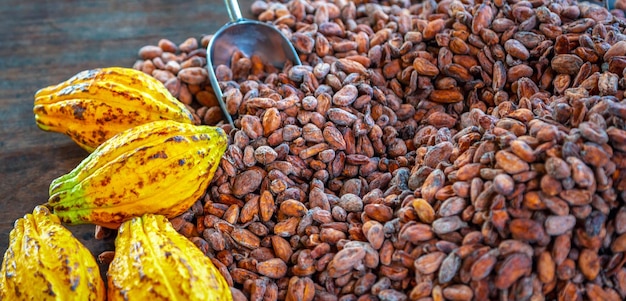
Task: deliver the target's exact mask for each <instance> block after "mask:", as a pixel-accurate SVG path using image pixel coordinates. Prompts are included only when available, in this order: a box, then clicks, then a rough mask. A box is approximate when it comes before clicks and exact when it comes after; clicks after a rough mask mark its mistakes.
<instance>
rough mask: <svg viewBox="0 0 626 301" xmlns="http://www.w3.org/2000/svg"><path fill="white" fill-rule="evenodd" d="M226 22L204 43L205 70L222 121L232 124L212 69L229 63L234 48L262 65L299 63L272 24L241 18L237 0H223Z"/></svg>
mask: <svg viewBox="0 0 626 301" xmlns="http://www.w3.org/2000/svg"><path fill="white" fill-rule="evenodd" d="M224 3H225V4H226V8H227V10H228V15H229V17H230V21H231V22H229V23H228V24H226V25H224V26H222V28H220V29H219V30H218V31H217V32H216V33H215V34H214V35H213V38H212V39H211V41H210V42H209V45H208V46H207V53H206V54H207V55H206V58H207V69H209V70H208V71H209V79H210V80H211V86H213V90H214V91H215V95H216V96H217V100H218V101H219V104H220V108H221V109H222V113H224V116H225V117H226V121H228V123H230V125H232V126H233V127H234V124H233V118H232V116H230V114H229V113H228V111H227V110H226V103H224V99H223V97H222V90H221V89H220V86H219V83H218V80H217V78H216V76H215V68H216V67H217V66H219V65H226V66H229V67H231V66H230V60H231V57H232V55H233V53H234V52H235V51H237V50H239V51H241V52H242V53H244V54H245V55H246V56H248V57H250V56H252V55H253V54H254V55H257V56H259V57H260V58H261V60H262V61H263V62H264V63H265V64H271V65H273V66H274V67H276V68H279V69H282V68H283V66H284V65H285V63H286V62H287V61H291V62H292V63H293V64H294V65H301V64H302V63H301V62H300V58H299V57H298V53H297V52H296V50H295V48H293V45H292V44H291V42H289V40H288V39H287V37H285V35H283V34H282V33H281V32H280V31H278V29H276V28H275V27H274V26H272V25H269V24H266V23H262V22H259V21H254V20H248V19H244V18H243V16H242V15H241V10H240V9H239V4H238V3H237V0H224Z"/></svg>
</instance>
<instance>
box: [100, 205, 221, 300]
mask: <svg viewBox="0 0 626 301" xmlns="http://www.w3.org/2000/svg"><path fill="white" fill-rule="evenodd" d="M107 279H108V280H107V281H108V294H107V295H108V298H109V299H108V300H109V301H113V300H152V301H156V300H203V301H217V300H224V301H225V300H232V296H231V293H230V289H229V287H228V284H227V283H226V280H225V279H224V278H223V277H222V274H220V272H219V271H218V269H217V268H216V267H215V266H214V265H213V263H212V262H211V259H209V257H207V256H206V255H204V254H203V253H202V251H200V249H198V247H196V245H195V244H193V243H192V242H191V241H190V240H188V239H187V238H186V237H184V236H182V235H181V234H179V233H178V232H176V230H174V228H173V227H172V225H171V224H170V222H169V221H168V220H167V218H165V217H164V216H161V215H153V214H146V215H144V216H141V217H135V218H133V219H131V220H129V221H127V222H124V223H123V224H122V225H121V226H120V228H119V231H118V235H117V237H116V238H115V257H114V258H113V261H112V262H111V265H110V266H109V270H108V272H107Z"/></svg>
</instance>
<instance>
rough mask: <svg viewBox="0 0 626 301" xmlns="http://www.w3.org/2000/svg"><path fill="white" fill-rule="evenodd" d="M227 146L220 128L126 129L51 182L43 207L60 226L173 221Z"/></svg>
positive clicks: (166, 124)
mask: <svg viewBox="0 0 626 301" xmlns="http://www.w3.org/2000/svg"><path fill="white" fill-rule="evenodd" d="M227 144H228V137H227V136H226V134H225V133H224V131H223V130H222V129H221V128H218V127H211V126H196V125H192V124H184V123H179V122H175V121H171V120H167V121H155V122H151V123H147V124H143V125H140V126H137V127H134V128H131V129H128V130H126V131H123V132H121V133H119V134H118V135H116V136H114V137H112V138H111V139H109V140H107V141H106V142H104V143H103V144H102V145H100V146H99V147H98V148H96V150H95V151H94V152H93V153H91V154H90V155H89V156H88V157H87V158H85V159H84V160H83V161H82V162H81V163H80V164H79V165H78V166H76V168H74V170H72V171H70V172H69V173H67V174H65V175H63V176H61V177H59V178H57V179H55V180H53V181H52V183H51V184H50V198H49V200H48V203H47V205H48V207H50V208H51V209H52V210H53V212H54V213H55V214H56V215H58V216H59V218H61V220H62V221H63V222H66V223H70V224H80V223H92V224H97V225H100V226H104V227H108V228H117V227H118V226H119V225H120V224H121V223H122V222H124V221H126V220H129V219H130V218H132V217H135V216H141V215H143V214H145V213H153V214H161V215H165V216H167V217H174V216H176V215H179V214H181V213H183V212H184V211H185V210H187V209H189V208H190V207H191V205H193V203H194V202H195V201H196V200H198V199H199V198H200V197H201V196H202V195H203V194H204V192H205V191H206V188H207V186H208V185H209V183H210V181H211V179H212V178H213V175H214V174H215V170H216V169H217V167H218V165H219V161H220V159H221V157H222V155H223V154H224V152H225V151H226V147H227Z"/></svg>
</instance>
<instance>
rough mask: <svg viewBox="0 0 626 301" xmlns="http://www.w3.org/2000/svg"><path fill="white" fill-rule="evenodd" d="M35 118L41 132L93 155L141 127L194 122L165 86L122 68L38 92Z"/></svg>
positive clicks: (91, 72) (100, 71)
mask: <svg viewBox="0 0 626 301" xmlns="http://www.w3.org/2000/svg"><path fill="white" fill-rule="evenodd" d="M33 112H34V114H35V122H36V123H37V125H38V126H39V128H41V129H43V130H46V131H51V132H58V133H63V134H66V135H68V136H69V137H70V138H71V139H72V140H74V141H75V142H76V143H77V144H78V145H80V146H81V147H82V148H84V149H85V150H87V151H89V152H92V151H93V150H94V149H95V148H96V147H98V145H100V144H102V143H103V142H104V141H106V140H108V139H109V138H111V137H113V136H114V135H115V134H117V133H119V132H121V131H123V130H126V129H129V128H132V127H134V126H137V125H140V124H144V123H148V122H151V121H157V120H174V121H178V122H181V123H193V121H194V120H193V116H192V114H191V112H190V111H189V110H188V109H187V108H186V107H185V105H184V104H183V103H181V102H180V101H178V99H176V98H175V97H174V96H172V95H171V94H170V92H169V91H168V90H167V89H166V88H165V86H164V85H163V84H162V83H161V82H160V81H158V80H156V79H155V78H153V77H152V76H150V75H148V74H145V73H143V72H141V71H139V70H135V69H132V68H122V67H109V68H101V69H93V70H85V71H82V72H80V73H78V74H76V75H74V76H73V77H71V78H70V79H68V80H66V81H64V82H62V83H59V84H58V85H53V86H49V87H46V88H43V89H41V90H39V91H37V93H36V94H35V106H34V108H33Z"/></svg>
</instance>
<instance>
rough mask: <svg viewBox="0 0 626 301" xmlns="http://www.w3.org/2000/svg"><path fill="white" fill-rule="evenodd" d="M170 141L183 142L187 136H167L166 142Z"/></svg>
mask: <svg viewBox="0 0 626 301" xmlns="http://www.w3.org/2000/svg"><path fill="white" fill-rule="evenodd" d="M170 141H174V142H183V141H185V137H183V136H174V137H171V138H167V140H165V142H170Z"/></svg>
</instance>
